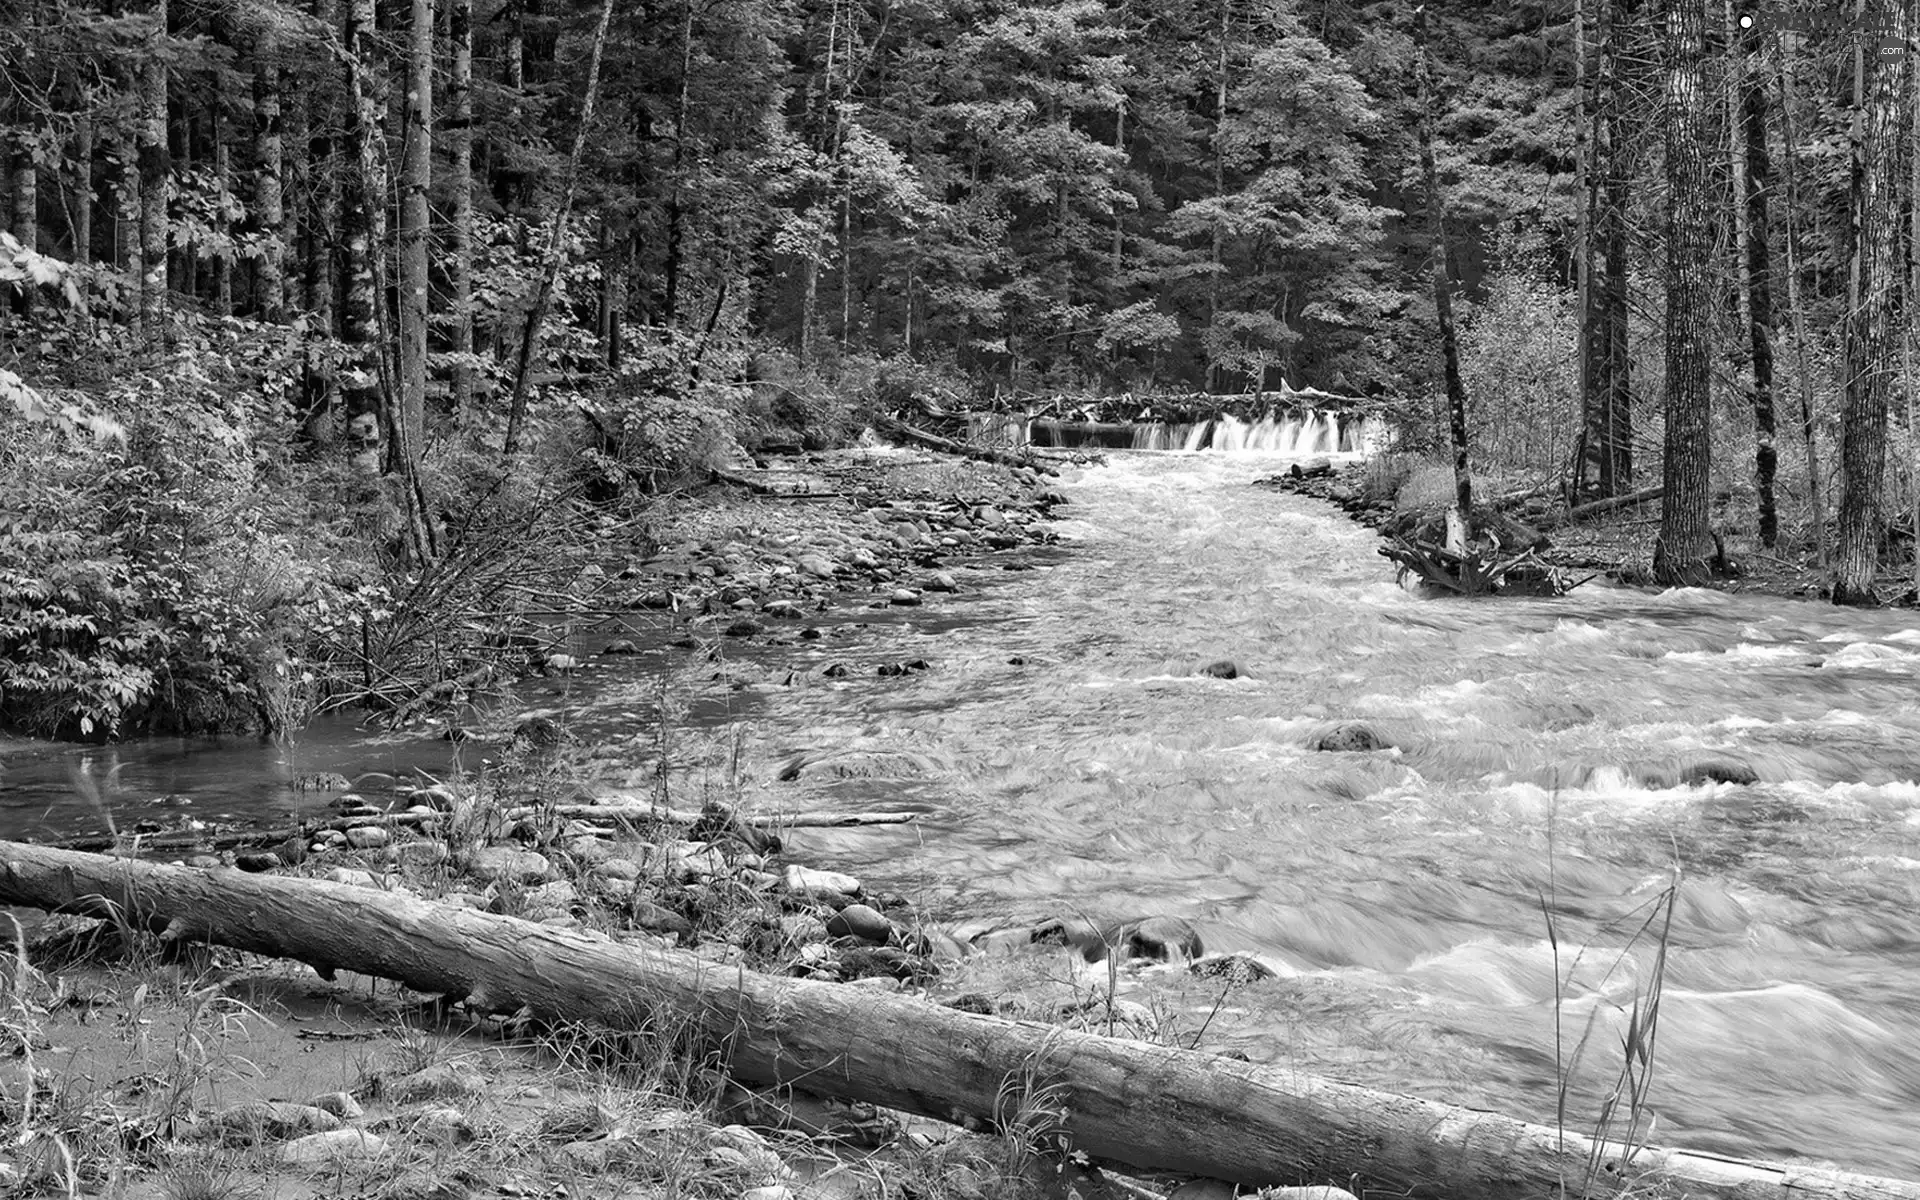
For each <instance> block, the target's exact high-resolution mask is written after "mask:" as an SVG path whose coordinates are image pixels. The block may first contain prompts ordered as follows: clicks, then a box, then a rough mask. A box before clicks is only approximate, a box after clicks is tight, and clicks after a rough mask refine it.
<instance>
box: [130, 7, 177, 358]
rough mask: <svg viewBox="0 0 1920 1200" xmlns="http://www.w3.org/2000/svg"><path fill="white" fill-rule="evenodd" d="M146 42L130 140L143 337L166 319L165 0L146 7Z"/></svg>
mask: <svg viewBox="0 0 1920 1200" xmlns="http://www.w3.org/2000/svg"><path fill="white" fill-rule="evenodd" d="M149 11H150V12H151V14H152V19H153V29H152V33H151V38H152V40H151V42H150V43H149V45H148V46H147V48H146V56H145V58H144V60H143V62H142V64H141V67H140V101H139V108H140V115H139V121H138V124H137V125H136V127H135V129H136V132H135V134H134V146H135V149H136V151H137V153H138V158H139V172H140V333H141V336H142V337H143V338H145V339H146V340H147V341H148V342H150V343H151V342H157V341H158V340H159V339H160V338H162V337H163V336H164V335H165V328H164V327H165V324H166V319H167V198H168V197H167V177H168V175H169V173H170V171H171V170H172V163H171V161H170V160H169V156H168V153H167V60H168V57H169V56H168V55H167V54H166V53H165V51H164V50H163V49H162V47H163V46H164V44H165V43H166V41H167V0H153V6H152V8H151V9H150V10H149Z"/></svg>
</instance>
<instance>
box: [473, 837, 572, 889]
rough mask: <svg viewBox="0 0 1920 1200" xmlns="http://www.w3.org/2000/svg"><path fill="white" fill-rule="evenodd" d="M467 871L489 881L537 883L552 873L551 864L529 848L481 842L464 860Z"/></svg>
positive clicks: (548, 877)
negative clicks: (487, 844) (489, 844)
mask: <svg viewBox="0 0 1920 1200" xmlns="http://www.w3.org/2000/svg"><path fill="white" fill-rule="evenodd" d="M467 872H468V873H469V874H471V875H473V876H474V877H476V878H478V879H483V880H487V881H489V882H508V883H541V882H544V881H545V880H548V879H551V878H552V877H553V864H552V863H550V862H548V861H547V859H546V856H545V855H543V854H539V853H537V852H535V851H532V850H518V849H515V848H514V847H512V846H482V847H480V848H479V849H478V850H475V851H474V852H473V857H472V858H470V859H469V860H468V861H467Z"/></svg>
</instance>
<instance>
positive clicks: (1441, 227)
mask: <svg viewBox="0 0 1920 1200" xmlns="http://www.w3.org/2000/svg"><path fill="white" fill-rule="evenodd" d="M1413 38H1414V42H1415V44H1416V51H1417V57H1416V58H1415V60H1414V73H1415V78H1416V84H1417V87H1418V89H1419V93H1420V177H1421V180H1422V181H1423V183H1424V185H1425V187H1426V192H1427V232H1428V236H1430V237H1431V238H1432V239H1433V250H1432V254H1433V307H1434V313H1435V315H1436V316H1437V317H1438V318H1439V321H1440V356H1441V360H1442V370H1443V371H1444V373H1445V375H1446V383H1447V424H1448V430H1449V433H1450V435H1451V437H1452V440H1453V502H1454V505H1455V506H1456V507H1457V508H1458V509H1459V510H1460V520H1461V522H1462V524H1463V526H1464V528H1465V534H1464V536H1463V538H1462V540H1463V541H1471V540H1472V536H1473V535H1472V530H1473V473H1472V470H1471V464H1470V463H1469V461H1468V438H1467V387H1466V384H1465V383H1464V382H1463V381H1462V380H1461V378H1460V342H1459V338H1458V337H1457V336H1456V334H1455V331H1454V326H1453V280H1452V277H1451V276H1450V275H1449V274H1448V271H1447V230H1446V197H1445V196H1444V195H1443V194H1442V193H1441V191H1440V172H1439V170H1438V169H1437V168H1436V166H1435V165H1434V158H1433V125H1434V109H1435V108H1436V106H1437V105H1438V104H1439V102H1440V101H1439V97H1438V96H1437V95H1436V94H1435V89H1434V82H1433V59H1432V55H1431V54H1430V53H1429V51H1428V49H1427V10H1426V7H1425V6H1424V5H1422V6H1420V7H1418V8H1416V9H1414V10H1413Z"/></svg>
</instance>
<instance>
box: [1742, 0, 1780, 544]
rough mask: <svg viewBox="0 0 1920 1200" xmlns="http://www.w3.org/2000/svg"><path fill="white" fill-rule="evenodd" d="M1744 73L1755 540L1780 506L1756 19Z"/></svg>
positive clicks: (1773, 527) (1745, 40)
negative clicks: (1756, 504) (1776, 493)
mask: <svg viewBox="0 0 1920 1200" xmlns="http://www.w3.org/2000/svg"><path fill="white" fill-rule="evenodd" d="M1740 51H1741V53H1742V55H1743V56H1744V57H1745V60H1746V61H1745V69H1746V74H1745V77H1744V78H1743V79H1742V80H1741V86H1740V125H1741V131H1742V134H1743V136H1744V140H1745V142H1746V157H1745V162H1746V186H1747V195H1746V217H1747V219H1746V222H1745V226H1744V229H1743V234H1744V236H1745V238H1746V259H1747V321H1748V324H1747V335H1748V341H1749V344H1750V348H1751V350H1752V354H1753V392H1752V395H1751V400H1752V404H1753V441H1754V452H1753V485H1754V491H1755V492H1756V493H1757V495H1758V499H1759V534H1760V544H1761V545H1763V546H1766V547H1767V548H1769V549H1771V548H1772V547H1773V546H1774V545H1775V543H1777V542H1778V541H1779V540H1780V511H1779V506H1778V505H1777V504H1776V503H1775V500H1774V494H1773V481H1774V475H1775V473H1776V471H1777V469H1778V467H1779V462H1780V454H1779V450H1778V448H1777V447H1776V446H1775V444H1774V438H1775V433H1776V426H1775V422H1774V398H1773V320H1774V313H1773V255H1772V251H1771V247H1770V246H1769V245H1768V230H1769V229H1770V228H1771V226H1769V225H1768V223H1767V217H1768V213H1767V209H1768V204H1769V201H1770V200H1771V198H1772V196H1771V193H1772V191H1773V160H1772V159H1771V157H1769V155H1768V154H1767V58H1766V53H1765V49H1764V47H1763V46H1762V44H1761V39H1760V25H1759V22H1757V21H1755V22H1753V23H1752V24H1750V25H1749V26H1748V28H1747V29H1746V30H1745V31H1744V32H1742V34H1741V37H1740Z"/></svg>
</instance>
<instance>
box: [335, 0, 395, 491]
mask: <svg viewBox="0 0 1920 1200" xmlns="http://www.w3.org/2000/svg"><path fill="white" fill-rule="evenodd" d="M374 15H375V14H374V0H348V3H347V6H346V27H345V33H344V36H343V38H342V42H343V44H344V55H345V59H346V64H345V65H346V68H347V96H348V100H347V104H348V113H347V130H348V142H349V144H350V145H351V146H352V147H353V152H354V166H353V169H352V170H349V171H346V172H345V173H344V175H345V181H346V186H345V187H343V188H341V195H340V223H341V226H342V232H343V233H344V235H345V238H346V250H347V255H346V270H347V288H346V299H345V303H344V305H343V306H342V309H341V313H340V337H341V340H342V341H344V342H346V343H347V345H348V346H350V347H353V348H354V351H353V353H354V361H353V362H352V363H351V365H349V366H348V368H347V370H346V373H345V377H344V378H343V379H342V380H341V381H340V383H341V387H340V391H341V399H342V400H343V401H344V403H345V405H346V411H347V423H348V429H349V432H350V434H351V435H352V437H353V439H354V441H355V446H354V451H355V455H356V457H358V458H359V459H360V461H361V462H362V464H363V466H370V467H372V468H373V469H375V470H377V469H378V466H379V461H380V454H379V452H378V444H379V442H380V440H381V435H382V433H383V432H385V433H388V436H391V434H390V431H385V430H383V429H382V425H383V424H385V422H384V421H383V419H382V418H383V410H384V409H385V408H386V407H387V406H386V405H385V404H384V403H383V399H382V392H383V391H384V384H385V383H386V382H387V378H386V377H387V371H386V364H385V362H384V358H385V355H384V353H383V348H382V347H381V345H380V335H379V326H380V324H381V322H380V311H379V310H380V296H379V290H378V288H377V286H376V278H375V272H376V270H377V267H378V259H379V257H380V255H381V254H383V253H384V243H385V241H386V223H387V222H386V195H387V182H386V170H385V168H384V164H383V158H384V156H383V154H382V153H381V145H380V143H381V140H382V136H383V133H382V131H383V130H384V129H385V127H386V121H385V118H384V116H383V115H382V114H381V112H380V110H379V107H378V105H379V97H378V94H377V92H376V91H375V89H374V88H372V87H370V86H369V81H368V80H367V78H366V75H367V74H368V70H367V61H368V57H367V41H368V39H369V36H370V35H371V34H372V33H373V22H374ZM368 456H371V457H370V459H369V457H368Z"/></svg>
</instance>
